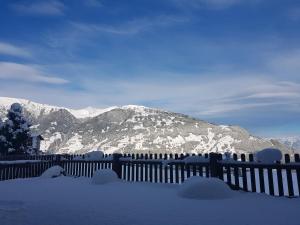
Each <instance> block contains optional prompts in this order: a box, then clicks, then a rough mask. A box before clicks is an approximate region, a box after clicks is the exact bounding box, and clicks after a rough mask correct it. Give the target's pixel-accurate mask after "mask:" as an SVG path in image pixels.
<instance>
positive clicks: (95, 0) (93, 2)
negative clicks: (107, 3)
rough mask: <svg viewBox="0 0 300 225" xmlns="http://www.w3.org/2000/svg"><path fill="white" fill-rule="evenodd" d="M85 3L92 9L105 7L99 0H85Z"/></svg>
mask: <svg viewBox="0 0 300 225" xmlns="http://www.w3.org/2000/svg"><path fill="white" fill-rule="evenodd" d="M83 2H84V4H85V5H86V6H90V7H102V6H103V4H102V2H101V1H99V0H84V1H83Z"/></svg>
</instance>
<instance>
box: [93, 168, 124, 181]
mask: <svg viewBox="0 0 300 225" xmlns="http://www.w3.org/2000/svg"><path fill="white" fill-rule="evenodd" d="M117 181H119V178H118V175H117V174H116V173H115V172H114V171H113V170H110V169H103V170H97V171H95V172H94V174H93V177H92V184H108V183H113V182H117Z"/></svg>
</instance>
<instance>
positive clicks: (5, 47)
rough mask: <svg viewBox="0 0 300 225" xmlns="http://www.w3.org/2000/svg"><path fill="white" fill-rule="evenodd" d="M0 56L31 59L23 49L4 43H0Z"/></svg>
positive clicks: (29, 54)
mask: <svg viewBox="0 0 300 225" xmlns="http://www.w3.org/2000/svg"><path fill="white" fill-rule="evenodd" d="M0 55H11V56H18V57H24V58H28V57H31V53H30V52H29V51H27V50H25V49H24V48H20V47H17V46H15V45H12V44H9V43H5V42H0Z"/></svg>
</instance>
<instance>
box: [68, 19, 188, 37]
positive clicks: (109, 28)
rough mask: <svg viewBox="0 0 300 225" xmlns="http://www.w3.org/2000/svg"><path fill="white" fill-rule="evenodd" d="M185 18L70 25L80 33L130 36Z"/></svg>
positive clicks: (181, 21) (75, 23)
mask: <svg viewBox="0 0 300 225" xmlns="http://www.w3.org/2000/svg"><path fill="white" fill-rule="evenodd" d="M186 21H187V18H183V17H175V16H167V15H162V16H157V17H155V18H139V19H134V20H131V21H128V22H125V23H123V24H118V25H105V24H86V23H80V22H72V23H71V25H72V26H73V27H74V28H75V29H78V30H80V31H81V32H82V31H84V32H92V33H97V32H100V33H111V34H116V35H130V34H137V33H140V32H143V31H146V30H150V29H153V28H155V27H164V26H170V25H174V24H176V23H183V22H186Z"/></svg>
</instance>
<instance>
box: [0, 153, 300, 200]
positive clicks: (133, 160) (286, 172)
mask: <svg viewBox="0 0 300 225" xmlns="http://www.w3.org/2000/svg"><path fill="white" fill-rule="evenodd" d="M54 156H55V157H54ZM187 156H189V155H188V154H186V155H183V154H181V155H178V154H174V155H173V154H133V155H130V154H123V155H121V154H113V155H105V157H104V159H103V160H96V161H90V160H85V159H84V156H83V155H51V157H47V155H43V156H40V158H38V157H37V158H36V160H39V161H36V162H34V161H30V162H24V163H23V162H22V163H15V162H11V163H9V162H8V163H0V180H8V179H16V178H28V177H37V176H40V175H41V174H42V173H43V172H44V171H45V170H46V169H48V168H50V167H51V166H54V165H60V166H61V167H63V168H64V170H65V171H66V174H67V175H70V176H76V177H77V176H83V177H92V176H93V173H94V171H96V170H100V169H112V170H114V171H115V172H116V173H117V174H118V176H119V178H121V179H123V180H126V181H128V182H153V183H177V184H181V183H183V182H184V181H185V180H186V179H188V178H189V177H191V176H201V177H217V178H219V179H222V180H223V181H224V182H226V183H227V184H228V185H229V186H230V187H231V188H232V189H234V190H242V191H247V192H257V193H266V194H268V195H273V196H288V197H295V196H299V195H300V194H299V192H300V158H299V155H298V154H295V155H293V156H292V157H290V156H289V155H285V156H284V160H283V161H282V162H278V163H273V164H263V163H257V162H255V161H254V156H253V155H252V154H250V155H248V157H246V155H244V154H241V155H240V157H238V155H236V154H234V155H233V157H232V158H230V159H228V158H225V157H224V155H221V154H216V153H211V154H204V155H203V156H202V158H204V159H205V160H206V161H205V160H204V161H199V162H198V161H197V162H189V161H185V158H186V157H187ZM199 156H201V155H199ZM291 158H292V159H293V160H291ZM22 160H24V158H23V159H22ZM30 160H33V159H32V158H31V159H30Z"/></svg>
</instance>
